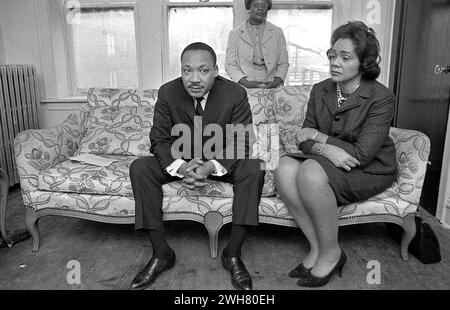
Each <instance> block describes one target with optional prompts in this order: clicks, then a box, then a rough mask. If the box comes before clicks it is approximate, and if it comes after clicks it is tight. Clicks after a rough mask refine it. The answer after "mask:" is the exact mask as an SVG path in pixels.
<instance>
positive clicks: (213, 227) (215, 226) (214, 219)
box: [205, 211, 223, 258]
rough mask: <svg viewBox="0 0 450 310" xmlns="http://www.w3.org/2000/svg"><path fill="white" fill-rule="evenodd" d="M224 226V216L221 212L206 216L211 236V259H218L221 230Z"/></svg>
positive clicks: (209, 213) (206, 223)
mask: <svg viewBox="0 0 450 310" xmlns="http://www.w3.org/2000/svg"><path fill="white" fill-rule="evenodd" d="M222 225H223V216H222V214H220V213H219V212H215V211H212V212H208V213H207V214H206V215H205V226H206V229H207V230H208V234H209V249H210V251H211V257H212V258H217V249H218V239H219V238H218V237H219V230H220V228H221V227H222Z"/></svg>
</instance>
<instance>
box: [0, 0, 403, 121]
mask: <svg viewBox="0 0 450 310" xmlns="http://www.w3.org/2000/svg"><path fill="white" fill-rule="evenodd" d="M235 1H238V5H236V6H235V16H236V19H235V23H236V24H238V23H240V21H241V20H243V19H245V17H246V12H245V9H244V8H243V5H241V3H242V0H235ZM332 2H333V3H334V13H333V14H334V16H333V20H334V25H333V28H335V27H337V26H338V25H340V24H342V23H344V22H346V21H348V20H363V21H365V22H366V23H368V24H369V25H370V26H371V27H373V28H374V29H375V30H376V32H377V36H378V38H379V40H380V43H381V53H382V58H383V61H382V63H381V66H382V74H381V76H380V78H379V80H380V82H382V83H384V84H386V85H388V82H389V78H388V77H389V67H390V53H391V45H392V28H393V26H392V25H393V17H394V7H395V1H392V0H333V1H332ZM55 3H62V0H14V1H0V21H1V31H2V33H3V49H4V57H3V60H4V62H5V63H9V64H13V63H28V64H34V65H35V66H36V68H37V71H38V75H39V78H40V81H39V82H40V93H41V95H42V97H43V99H44V100H43V103H42V108H41V126H42V127H43V128H48V127H49V126H51V125H54V124H57V123H59V122H60V121H62V120H63V119H64V118H65V117H66V116H67V114H69V113H70V111H71V110H74V109H76V108H78V107H79V106H80V105H81V103H80V101H79V100H74V99H73V98H68V97H69V88H70V87H69V83H70V81H69V73H68V72H69V70H68V64H67V60H66V55H65V43H64V42H65V41H64V35H65V34H64V33H63V31H61V30H60V29H63V28H64V25H63V22H64V18H57V17H58V16H62V14H61V5H55ZM137 4H138V6H137V9H138V14H139V16H138V19H139V20H140V22H139V23H138V25H137V27H138V29H151V30H152V31H147V32H145V35H141V36H140V37H139V38H138V53H141V59H144V60H143V62H144V63H155V65H154V66H150V67H149V68H148V70H144V73H143V76H142V77H140V78H141V80H142V85H143V87H144V88H158V87H159V85H161V82H162V80H163V79H162V65H161V64H162V55H161V54H162V53H161V52H160V50H161V49H162V47H161V46H162V44H163V43H162V40H161V36H162V33H163V29H162V24H163V19H162V18H161V15H162V7H161V4H160V1H147V0H145V1H143V0H137ZM141 33H144V32H143V31H141ZM0 38H1V37H0ZM1 46H2V45H1V40H0V62H1V61H2V57H1V55H2V52H1V51H2V50H1ZM138 65H139V64H138Z"/></svg>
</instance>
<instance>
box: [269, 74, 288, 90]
mask: <svg viewBox="0 0 450 310" xmlns="http://www.w3.org/2000/svg"><path fill="white" fill-rule="evenodd" d="M283 84H284V82H283V80H282V79H281V78H280V77H278V76H276V77H275V78H274V79H273V81H272V82H270V83H268V84H267V83H266V88H277V87H280V86H283Z"/></svg>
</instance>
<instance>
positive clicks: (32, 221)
mask: <svg viewBox="0 0 450 310" xmlns="http://www.w3.org/2000/svg"><path fill="white" fill-rule="evenodd" d="M25 226H26V228H27V230H28V232H29V233H30V235H31V237H33V252H36V251H37V250H38V249H39V218H38V217H37V215H36V212H35V211H34V210H33V209H31V208H26V212H25Z"/></svg>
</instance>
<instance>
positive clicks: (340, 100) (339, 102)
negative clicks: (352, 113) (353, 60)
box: [336, 83, 360, 108]
mask: <svg viewBox="0 0 450 310" xmlns="http://www.w3.org/2000/svg"><path fill="white" fill-rule="evenodd" d="M359 85H360V83H358V85H356V87H355V88H353V89H352V91H351V92H350V94H351V93H353V92H354V91H356V90H357V89H358V87H359ZM336 94H337V96H336V97H337V105H338V108H340V107H342V105H343V104H344V103H345V101H346V100H347V99H348V97H347V98H346V97H344V96H343V95H342V91H341V87H340V86H339V83H336Z"/></svg>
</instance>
